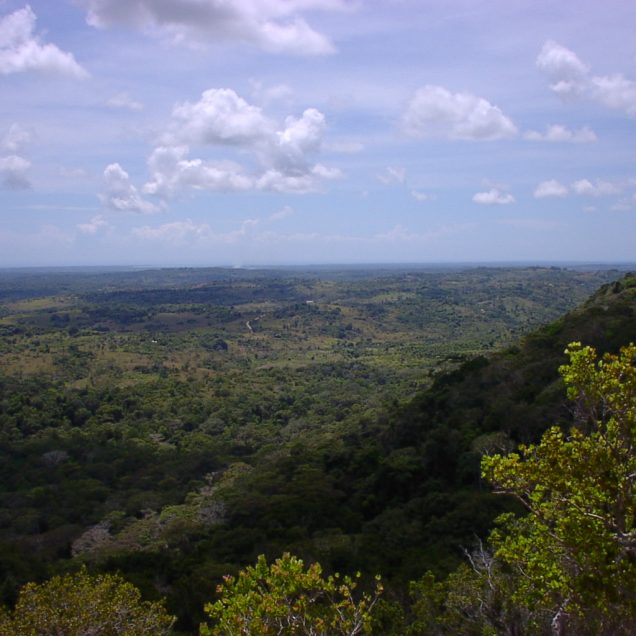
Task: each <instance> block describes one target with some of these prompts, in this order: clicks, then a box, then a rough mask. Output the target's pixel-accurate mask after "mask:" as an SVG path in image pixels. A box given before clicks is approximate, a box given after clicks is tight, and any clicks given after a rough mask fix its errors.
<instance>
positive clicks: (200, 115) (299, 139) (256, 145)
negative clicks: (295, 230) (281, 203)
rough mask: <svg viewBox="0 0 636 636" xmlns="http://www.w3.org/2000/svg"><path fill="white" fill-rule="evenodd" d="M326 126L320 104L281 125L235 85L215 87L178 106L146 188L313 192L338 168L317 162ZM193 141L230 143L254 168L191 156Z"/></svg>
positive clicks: (162, 191) (170, 192)
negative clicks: (250, 100)
mask: <svg viewBox="0 0 636 636" xmlns="http://www.w3.org/2000/svg"><path fill="white" fill-rule="evenodd" d="M325 128H326V123H325V117H324V115H323V114H322V113H321V112H320V111H318V110H316V109H315V108H308V109H306V110H305V111H304V112H303V114H302V115H301V116H300V117H293V116H289V117H287V118H286V119H285V121H284V123H283V125H282V126H280V127H278V126H277V125H276V123H275V121H274V120H272V119H270V118H269V117H267V116H265V114H264V113H263V112H262V110H261V108H259V107H257V106H254V105H252V104H249V103H248V102H247V101H245V100H244V99H243V98H242V97H240V96H239V95H237V94H236V93H235V92H234V91H232V90H230V89H210V90H207V91H205V92H204V93H203V95H202V96H201V99H200V100H199V101H198V102H196V103H190V102H185V103H183V104H180V105H178V106H176V107H175V109H174V111H173V118H172V123H171V125H170V126H169V127H168V130H167V131H166V133H165V134H164V135H163V136H162V142H163V143H162V144H161V145H160V146H159V147H158V148H156V149H155V150H154V151H153V153H152V154H151V156H150V159H149V161H148V166H149V169H150V174H151V177H150V180H149V181H148V183H146V185H145V187H144V190H145V192H146V193H149V194H157V195H160V196H163V197H171V196H176V195H178V194H179V193H180V192H181V191H183V190H187V189H192V188H193V189H198V190H211V191H219V190H220V191H244V190H270V191H276V192H299V193H302V192H310V191H314V190H317V189H318V187H319V184H320V183H321V182H322V181H324V180H326V179H334V178H338V177H339V176H341V173H340V171H339V170H337V169H334V168H330V167H328V166H324V165H323V164H321V163H316V162H315V158H316V156H317V155H318V154H319V153H320V151H321V148H322V138H323V136H324V132H325ZM191 145H198V146H212V147H217V148H218V147H221V148H222V147H226V148H227V149H228V151H229V150H239V151H242V152H243V154H244V155H245V156H247V157H251V160H252V164H254V165H252V166H251V169H249V170H248V169H247V168H245V167H244V166H242V165H241V164H239V163H237V162H236V161H230V160H223V161H207V160H203V159H197V158H191V157H190V148H191Z"/></svg>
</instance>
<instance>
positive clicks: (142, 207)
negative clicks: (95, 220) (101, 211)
mask: <svg viewBox="0 0 636 636" xmlns="http://www.w3.org/2000/svg"><path fill="white" fill-rule="evenodd" d="M104 181H105V183H106V192H104V193H103V194H101V195H100V197H99V198H100V200H101V202H102V204H103V205H104V206H105V207H107V208H110V209H111V210H116V211H118V212H137V213H141V214H150V213H152V212H157V211H158V210H159V208H158V207H157V206H156V205H154V204H153V203H150V201H146V200H145V199H144V198H143V197H142V196H141V195H140V194H139V192H138V190H137V188H136V187H135V186H134V185H133V184H132V183H131V182H130V177H129V176H128V173H127V172H126V171H125V170H124V169H123V168H122V167H121V166H120V165H119V164H118V163H111V164H110V165H108V166H106V169H105V170H104Z"/></svg>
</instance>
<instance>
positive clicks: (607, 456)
mask: <svg viewBox="0 0 636 636" xmlns="http://www.w3.org/2000/svg"><path fill="white" fill-rule="evenodd" d="M566 353H567V354H568V355H569V358H570V363H569V364H568V365H564V366H563V367H562V368H561V369H560V371H561V374H562V376H563V379H564V381H565V383H566V386H567V393H568V397H569V398H570V399H571V400H573V401H574V404H575V412H576V421H577V427H574V428H572V429H571V431H570V432H569V434H568V435H565V434H564V433H563V431H562V430H561V429H559V428H557V427H554V428H551V429H549V430H548V431H547V432H546V433H545V434H544V436H543V438H542V440H541V442H540V443H539V444H536V445H530V446H524V447H521V448H520V451H519V453H511V454H509V455H507V456H501V455H494V456H492V457H484V459H483V462H482V470H483V475H484V477H486V478H487V479H489V480H490V481H491V482H492V483H493V484H494V485H495V488H496V489H497V490H498V491H499V492H502V493H509V494H513V495H515V496H516V497H517V498H518V499H519V500H520V501H521V502H522V503H523V505H524V506H525V507H526V508H527V509H528V510H529V513H530V514H528V515H527V516H526V517H522V518H517V517H515V516H513V515H506V516H504V517H503V518H501V520H500V528H499V529H498V530H496V531H495V532H493V534H492V535H491V541H492V543H493V545H494V546H495V548H496V557H497V558H498V559H501V560H502V561H503V562H504V563H506V564H508V565H509V566H510V567H512V568H513V569H514V570H515V571H516V572H517V574H518V576H517V578H516V586H515V590H514V593H513V598H514V600H515V601H517V602H518V603H520V604H522V605H524V606H526V607H528V608H531V609H534V610H536V609H542V610H544V611H546V612H549V613H550V614H551V616H552V621H553V626H554V629H555V630H561V629H565V628H566V626H567V627H568V628H569V629H573V630H574V631H575V632H576V633H578V634H632V633H634V630H636V527H635V522H636V490H635V488H636V450H635V449H636V367H635V366H634V364H635V362H636V347H635V346H634V345H629V346H626V347H623V348H622V349H621V351H620V353H619V354H618V355H611V354H605V355H604V356H603V357H602V359H601V360H599V361H597V354H596V351H595V350H594V349H593V348H592V347H582V346H581V345H580V344H579V343H573V344H572V345H570V346H569V347H568V349H567V351H566ZM556 633H559V634H560V633H562V632H561V631H557V632H556Z"/></svg>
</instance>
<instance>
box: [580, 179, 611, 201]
mask: <svg viewBox="0 0 636 636" xmlns="http://www.w3.org/2000/svg"><path fill="white" fill-rule="evenodd" d="M572 190H574V192H576V194H580V195H582V196H589V197H601V196H608V195H612V194H619V193H620V192H621V187H620V186H619V185H617V184H615V183H610V182H609V181H602V180H600V179H597V180H596V181H595V182H594V183H593V182H592V181H590V180H589V179H579V180H578V181H575V182H574V183H573V184H572Z"/></svg>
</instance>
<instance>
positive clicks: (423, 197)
mask: <svg viewBox="0 0 636 636" xmlns="http://www.w3.org/2000/svg"><path fill="white" fill-rule="evenodd" d="M411 196H412V197H413V198H414V199H415V200H416V201H430V200H431V199H432V198H433V197H432V196H431V195H430V194H426V192H419V191H418V190H411Z"/></svg>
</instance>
